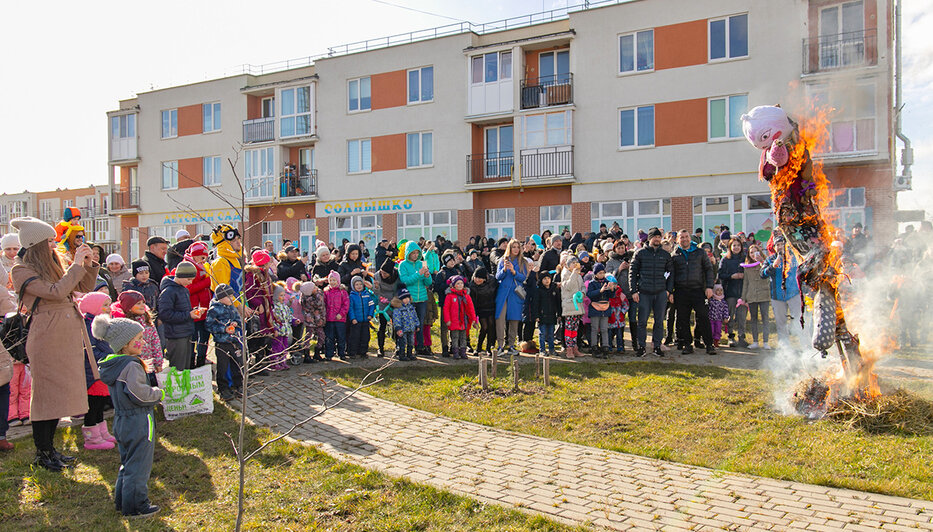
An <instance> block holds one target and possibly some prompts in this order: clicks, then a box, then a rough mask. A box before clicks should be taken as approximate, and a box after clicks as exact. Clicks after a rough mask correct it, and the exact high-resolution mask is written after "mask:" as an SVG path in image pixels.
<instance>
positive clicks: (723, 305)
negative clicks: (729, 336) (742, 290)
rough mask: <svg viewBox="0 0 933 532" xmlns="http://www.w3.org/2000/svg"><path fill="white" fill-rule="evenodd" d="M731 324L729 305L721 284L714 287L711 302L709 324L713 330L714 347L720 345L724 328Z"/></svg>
mask: <svg viewBox="0 0 933 532" xmlns="http://www.w3.org/2000/svg"><path fill="white" fill-rule="evenodd" d="M726 323H729V303H727V302H726V294H725V292H724V291H723V289H722V285H721V284H717V285H716V286H714V287H713V298H712V299H710V300H709V324H710V327H712V328H713V345H714V346H717V345H719V340H720V339H721V338H722V326H723V325H724V324H726Z"/></svg>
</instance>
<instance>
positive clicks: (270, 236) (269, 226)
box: [262, 220, 282, 250]
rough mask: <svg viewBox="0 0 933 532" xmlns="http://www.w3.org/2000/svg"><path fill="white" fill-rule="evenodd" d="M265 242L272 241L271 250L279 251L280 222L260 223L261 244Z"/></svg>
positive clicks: (280, 237)
mask: <svg viewBox="0 0 933 532" xmlns="http://www.w3.org/2000/svg"><path fill="white" fill-rule="evenodd" d="M266 240H271V241H272V246H273V249H276V250H278V249H280V248H281V246H282V222H281V221H280V220H279V221H274V222H262V243H263V244H264V243H265V242H266Z"/></svg>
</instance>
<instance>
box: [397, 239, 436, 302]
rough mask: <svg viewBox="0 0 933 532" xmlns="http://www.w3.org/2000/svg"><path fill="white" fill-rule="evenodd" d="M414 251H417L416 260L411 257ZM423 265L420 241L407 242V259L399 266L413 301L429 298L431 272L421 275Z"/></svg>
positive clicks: (400, 273)
mask: <svg viewBox="0 0 933 532" xmlns="http://www.w3.org/2000/svg"><path fill="white" fill-rule="evenodd" d="M412 253H416V255H415V258H414V260H412V258H411V255H412ZM422 266H424V261H423V259H422V255H421V248H419V247H418V243H417V242H406V243H405V260H403V261H402V263H401V264H399V266H398V276H399V279H400V280H401V281H402V282H403V283H404V284H405V287H406V288H408V292H409V293H411V302H412V303H422V302H424V301H426V300H427V299H428V286H430V285H431V273H430V272H428V273H427V274H425V275H421V273H420V271H421V267H422Z"/></svg>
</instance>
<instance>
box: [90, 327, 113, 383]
mask: <svg viewBox="0 0 933 532" xmlns="http://www.w3.org/2000/svg"><path fill="white" fill-rule="evenodd" d="M92 321H94V315H93V314H85V315H84V325H85V327H87V336H88V338H90V339H91V347H92V348H93V349H94V360H96V361H97V362H98V363H100V361H101V360H103V359H105V358H107V356H108V355H112V354H113V349H111V348H110V344H108V343H107V342H105V341H103V340H99V339H97V338H95V337H94V335H93V334H91V322H92ZM95 380H96V379H94V373H93V372H92V370H91V363H90V362H88V361H87V357H84V382H85V384H87V387H88V388H90V387H91V385H92V384H94V381H95Z"/></svg>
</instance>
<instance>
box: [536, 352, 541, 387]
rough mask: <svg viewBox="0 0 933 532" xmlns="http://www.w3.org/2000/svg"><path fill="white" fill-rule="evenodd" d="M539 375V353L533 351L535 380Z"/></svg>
mask: <svg viewBox="0 0 933 532" xmlns="http://www.w3.org/2000/svg"><path fill="white" fill-rule="evenodd" d="M540 376H541V355H540V354H539V353H535V380H538V378H539V377H540Z"/></svg>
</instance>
